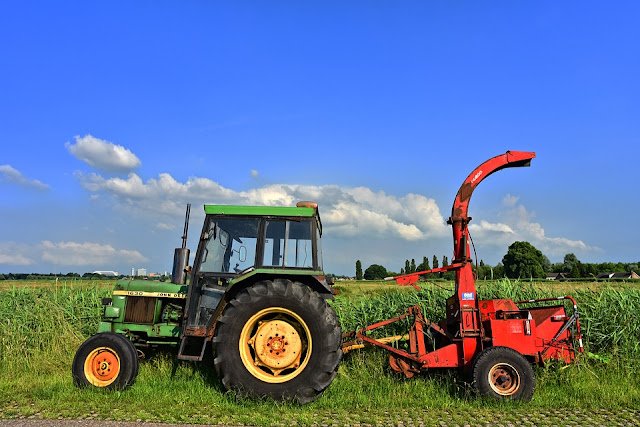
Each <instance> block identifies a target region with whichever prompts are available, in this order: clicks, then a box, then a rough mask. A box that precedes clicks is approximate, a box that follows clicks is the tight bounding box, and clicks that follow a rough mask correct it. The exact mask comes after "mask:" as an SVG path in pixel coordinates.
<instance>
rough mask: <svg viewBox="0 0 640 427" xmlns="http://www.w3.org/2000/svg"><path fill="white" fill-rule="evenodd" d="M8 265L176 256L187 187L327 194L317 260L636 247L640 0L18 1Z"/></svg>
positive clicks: (4, 192) (57, 266)
mask: <svg viewBox="0 0 640 427" xmlns="http://www.w3.org/2000/svg"><path fill="white" fill-rule="evenodd" d="M0 8H1V9H0V39H1V40H3V43H2V44H0V51H1V54H0V144H1V145H2V151H1V152H0V201H1V203H0V215H1V218H2V221H0V272H18V271H24V272H31V271H34V272H67V271H77V272H81V273H82V272H85V271H93V270H96V269H108V270H112V269H113V270H118V271H121V272H127V271H129V270H130V268H131V267H132V266H135V267H146V268H147V269H148V270H149V271H163V270H170V268H171V261H172V254H173V251H172V249H173V247H175V246H177V245H179V237H180V234H181V227H182V217H183V209H184V205H185V204H186V203H187V202H191V203H193V205H194V209H193V212H194V214H193V215H192V223H191V230H192V234H191V236H192V238H191V239H190V246H191V247H192V249H195V238H194V236H196V235H197V234H198V232H199V227H200V226H201V221H202V213H201V210H202V209H201V207H198V206H201V205H202V204H203V203H204V202H207V203H247V204H262V203H264V204H293V203H295V201H296V200H298V199H300V198H305V199H307V198H313V199H317V200H318V201H319V202H320V212H321V215H322V217H323V221H324V223H325V229H326V232H325V242H324V252H325V270H326V271H329V272H334V273H344V274H353V265H354V263H355V260H356V259H358V258H359V259H361V260H362V262H363V264H364V265H365V267H366V266H368V265H369V264H372V263H381V264H383V265H384V266H386V267H387V268H389V269H391V270H396V271H397V270H399V269H400V267H401V266H403V265H404V260H405V259H407V258H416V259H420V258H421V257H422V256H424V255H426V256H428V257H429V258H431V256H432V255H434V254H436V255H437V256H438V257H442V255H447V256H449V257H450V258H451V256H450V254H451V252H452V244H451V237H450V230H449V228H448V227H447V226H446V225H445V224H444V220H445V219H446V218H447V217H448V216H449V213H450V207H451V202H452V201H453V197H454V195H455V193H456V191H457V189H458V186H459V185H460V183H461V182H462V180H463V179H464V178H465V177H466V175H467V174H468V173H469V172H470V171H471V170H472V169H473V168H474V167H475V166H477V165H478V164H479V163H481V162H482V161H484V160H485V159H487V158H489V157H492V156H494V155H497V154H500V153H503V152H504V151H506V150H509V149H511V150H524V151H536V152H537V154H538V157H537V158H536V159H535V160H534V162H533V163H532V167H531V168H527V169H513V170H505V171H503V172H500V173H499V174H496V175H494V176H492V177H491V178H490V179H488V180H487V181H485V182H484V183H483V184H482V185H481V186H480V188H479V189H478V190H477V191H476V193H475V195H474V199H473V202H472V204H471V208H470V213H471V215H472V216H473V218H474V221H473V223H474V228H473V229H472V233H473V236H474V237H475V242H476V245H477V249H478V255H479V258H482V259H484V260H485V262H487V263H491V264H495V263H497V262H498V261H500V260H501V258H502V256H503V255H504V254H505V253H506V249H507V247H508V245H509V244H510V243H511V242H513V241H515V240H528V241H530V242H531V243H533V244H534V245H535V246H536V247H538V248H540V249H541V250H542V251H543V252H544V253H545V254H546V255H547V256H548V257H549V258H550V259H551V260H552V261H560V260H561V259H562V257H563V255H564V254H565V253H568V252H573V253H575V254H576V255H577V256H578V258H579V259H581V260H583V261H589V262H602V261H628V262H632V261H638V260H639V259H640V254H639V253H638V250H637V242H638V240H639V238H640V233H639V232H638V231H637V227H635V225H634V223H633V220H634V213H635V212H636V211H638V208H639V207H640V206H639V205H640V202H639V199H638V197H637V191H636V188H637V185H636V183H635V178H636V175H637V174H636V168H637V166H636V164H637V161H638V154H640V148H638V147H640V124H639V123H640V122H639V120H638V118H639V117H640V101H639V100H640V79H638V75H640V44H638V40H640V27H639V26H638V25H637V22H638V19H639V18H640V4H639V3H637V2H631V1H629V2H615V3H607V4H605V3H601V2H584V1H580V2H577V1H576V2H571V1H567V2H552V1H549V2H544V1H541V2H509V1H504V2H471V1H462V2H382V1H367V2H284V1H283V2H160V1H158V2H149V1H140V2H62V3H49V2H29V1H24V2H22V1H21V2H4V3H3V5H2V6H1V7H0Z"/></svg>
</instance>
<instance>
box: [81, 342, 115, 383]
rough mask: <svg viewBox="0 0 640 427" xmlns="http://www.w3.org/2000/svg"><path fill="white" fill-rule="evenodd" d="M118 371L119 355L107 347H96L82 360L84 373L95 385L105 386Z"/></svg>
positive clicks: (113, 378)
mask: <svg viewBox="0 0 640 427" xmlns="http://www.w3.org/2000/svg"><path fill="white" fill-rule="evenodd" d="M119 373H120V357H119V356H118V353H116V351H115V350H113V349H112V348H109V347H98V348H96V349H95V350H93V351H92V352H91V353H89V354H88V355H87V358H86V359H85V360H84V375H85V377H86V378H87V381H89V383H91V384H92V385H94V386H96V387H107V386H108V385H110V384H111V383H113V382H114V381H115V380H116V378H118V374H119Z"/></svg>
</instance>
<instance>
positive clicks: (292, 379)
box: [213, 279, 342, 403]
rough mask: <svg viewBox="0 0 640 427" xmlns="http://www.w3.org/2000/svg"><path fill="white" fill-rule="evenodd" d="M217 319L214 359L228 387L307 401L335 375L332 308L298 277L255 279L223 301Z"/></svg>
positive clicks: (337, 349)
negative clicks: (225, 301)
mask: <svg viewBox="0 0 640 427" xmlns="http://www.w3.org/2000/svg"><path fill="white" fill-rule="evenodd" d="M218 323H219V324H218V327H217V332H216V335H215V337H214V340H213V343H214V352H215V359H214V364H215V369H216V372H217V373H218V377H219V378H220V379H221V381H222V384H223V385H224V387H225V388H227V389H228V390H234V391H236V392H238V393H240V394H242V395H246V396H251V397H270V398H272V399H276V400H293V401H297V402H299V403H307V402H310V401H312V400H314V399H316V398H317V397H318V396H319V395H320V394H321V393H322V392H323V391H324V390H325V389H326V388H327V387H328V386H329V384H331V381H333V379H334V377H335V376H336V373H337V370H338V364H339V363H340V359H341V358H342V351H341V350H340V326H339V325H338V320H337V316H336V313H335V311H334V310H333V309H332V308H331V307H330V306H329V305H327V303H326V301H325V300H324V299H323V298H321V297H320V296H319V295H318V294H317V293H316V292H314V291H313V290H311V289H310V288H309V287H307V286H305V285H304V284H302V283H299V282H292V281H290V280H288V279H275V280H273V281H271V280H265V281H262V282H258V283H256V284H254V285H252V286H250V287H249V288H247V289H245V290H243V291H241V292H240V293H239V294H238V295H237V296H236V297H235V298H233V299H232V300H231V301H229V303H228V305H227V307H226V308H225V310H224V312H223V314H222V317H221V318H220V320H219V321H218Z"/></svg>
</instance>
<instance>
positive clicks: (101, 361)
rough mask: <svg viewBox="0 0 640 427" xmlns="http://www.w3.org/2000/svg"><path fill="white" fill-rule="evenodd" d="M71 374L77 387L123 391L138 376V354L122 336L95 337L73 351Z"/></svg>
mask: <svg viewBox="0 0 640 427" xmlns="http://www.w3.org/2000/svg"><path fill="white" fill-rule="evenodd" d="M71 372H72V374H73V382H74V383H75V385H76V386H78V387H88V386H94V387H98V388H107V389H118V390H120V389H124V388H126V387H128V386H130V385H131V384H133V382H134V381H135V378H136V376H137V375H138V354H137V351H136V348H135V347H134V346H133V344H132V343H131V341H129V340H128V339H127V338H125V337H123V336H122V335H118V334H112V333H109V332H106V333H100V334H96V335H94V336H92V337H90V338H88V339H87V340H86V341H85V342H83V343H82V344H81V345H80V347H79V348H78V351H76V355H75V357H74V358H73V365H72V368H71Z"/></svg>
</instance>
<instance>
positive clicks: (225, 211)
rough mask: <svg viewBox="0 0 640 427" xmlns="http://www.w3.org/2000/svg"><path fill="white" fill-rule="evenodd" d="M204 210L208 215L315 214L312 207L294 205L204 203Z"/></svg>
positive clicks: (284, 215) (291, 215)
mask: <svg viewBox="0 0 640 427" xmlns="http://www.w3.org/2000/svg"><path fill="white" fill-rule="evenodd" d="M204 212H205V213H206V214H210V215H249V216H283V217H306V218H311V217H313V216H315V214H316V210H315V209H313V208H298V207H295V206H236V205H204Z"/></svg>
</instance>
